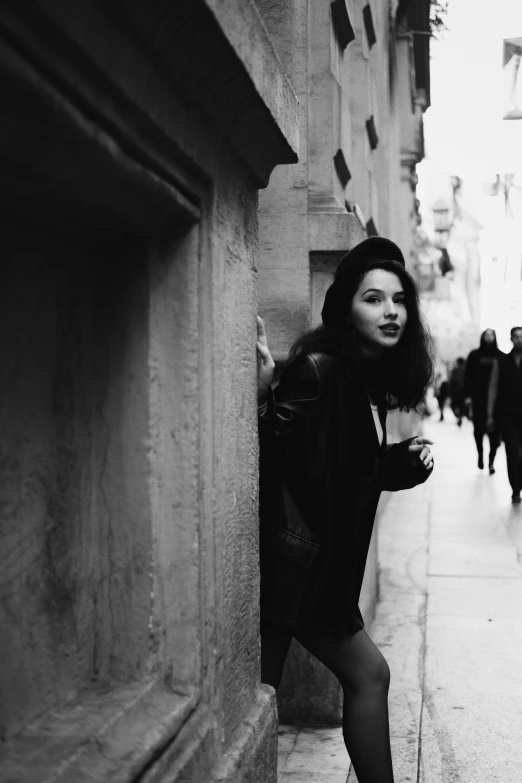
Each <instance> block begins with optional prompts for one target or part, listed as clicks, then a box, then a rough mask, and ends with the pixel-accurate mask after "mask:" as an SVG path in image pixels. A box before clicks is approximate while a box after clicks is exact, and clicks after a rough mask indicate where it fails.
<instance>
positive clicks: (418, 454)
mask: <svg viewBox="0 0 522 783" xmlns="http://www.w3.org/2000/svg"><path fill="white" fill-rule="evenodd" d="M430 446H433V441H432V440H430V439H429V438H420V437H419V436H417V437H416V438H413V440H412V441H411V443H410V445H409V447H408V450H409V452H410V459H411V461H412V464H413V465H414V467H420V466H421V465H424V467H425V468H426V470H432V468H433V454H432V453H431V451H430V449H429V447H430Z"/></svg>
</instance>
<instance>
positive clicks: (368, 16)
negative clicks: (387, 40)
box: [363, 4, 377, 49]
mask: <svg viewBox="0 0 522 783" xmlns="http://www.w3.org/2000/svg"><path fill="white" fill-rule="evenodd" d="M363 20H364V29H365V30H366V38H367V39H368V46H369V47H370V49H371V47H372V46H373V45H374V43H375V42H376V40H377V37H376V35H375V27H374V26H373V16H372V9H371V7H370V4H368V5H365V6H364V8H363Z"/></svg>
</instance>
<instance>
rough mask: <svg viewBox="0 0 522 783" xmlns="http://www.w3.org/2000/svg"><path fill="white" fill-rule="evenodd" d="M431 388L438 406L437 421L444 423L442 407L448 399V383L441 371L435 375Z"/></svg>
mask: <svg viewBox="0 0 522 783" xmlns="http://www.w3.org/2000/svg"><path fill="white" fill-rule="evenodd" d="M433 386H434V394H435V399H436V400H437V404H438V406H439V421H444V406H445V405H446V402H447V400H448V397H449V383H448V379H447V378H446V376H445V375H444V373H443V372H442V371H441V370H439V372H438V373H437V374H436V376H435V381H434V384H433Z"/></svg>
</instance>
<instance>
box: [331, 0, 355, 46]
mask: <svg viewBox="0 0 522 783" xmlns="http://www.w3.org/2000/svg"><path fill="white" fill-rule="evenodd" d="M330 7H331V9H332V24H333V29H334V32H335V37H336V38H337V41H338V43H339V46H340V47H341V49H346V47H347V46H348V44H349V43H350V41H353V39H354V38H355V33H354V31H353V27H352V23H351V21H350V17H349V15H348V9H347V7H346V0H334V2H333V3H332V4H331V6H330Z"/></svg>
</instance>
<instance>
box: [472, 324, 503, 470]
mask: <svg viewBox="0 0 522 783" xmlns="http://www.w3.org/2000/svg"><path fill="white" fill-rule="evenodd" d="M503 355H504V354H503V353H502V351H500V350H499V349H498V346H497V335H496V333H495V331H494V330H493V329H486V330H485V331H484V332H482V335H481V337H480V345H479V347H478V348H476V349H475V350H474V351H471V353H470V354H469V356H468V358H467V361H466V371H465V375H464V394H465V397H466V407H467V408H468V409H471V417H472V420H473V436H474V438H475V443H476V445H477V453H478V466H479V468H480V470H482V469H483V468H484V451H483V444H484V435H485V434H486V432H487V435H488V439H489V455H488V468H489V473H490V475H492V474H493V473H494V472H495V467H494V462H495V455H496V453H497V449H498V447H499V443H500V437H499V431H498V425H497V421H496V419H493V423H492V424H491V428H490V430H489V431H488V429H487V419H488V390H489V382H490V380H491V372H492V370H493V366H494V365H495V363H496V362H498V360H499V358H500V357H501V356H503Z"/></svg>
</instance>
